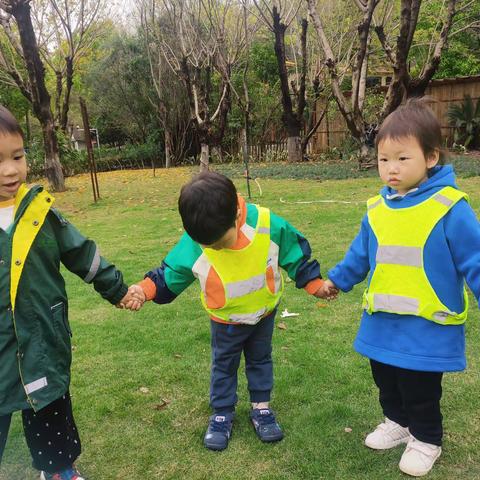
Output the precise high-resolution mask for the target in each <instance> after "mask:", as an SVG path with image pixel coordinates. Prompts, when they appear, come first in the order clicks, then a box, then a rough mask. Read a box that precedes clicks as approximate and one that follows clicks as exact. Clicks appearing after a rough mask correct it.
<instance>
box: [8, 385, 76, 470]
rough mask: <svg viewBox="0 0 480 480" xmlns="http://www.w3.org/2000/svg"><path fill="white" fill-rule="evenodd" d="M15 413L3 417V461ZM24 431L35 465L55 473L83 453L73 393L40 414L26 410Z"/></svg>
mask: <svg viewBox="0 0 480 480" xmlns="http://www.w3.org/2000/svg"><path fill="white" fill-rule="evenodd" d="M11 418H12V415H11V414H10V415H3V416H0V462H1V460H2V455H3V451H4V449H5V444H6V442H7V435H8V430H9V428H10V421H11ZM22 420H23V430H24V432H25V439H26V441H27V445H28V448H29V450H30V454H31V456H32V459H33V466H34V468H36V469H37V470H44V471H45V472H48V473H55V472H58V471H61V470H64V469H66V468H68V467H70V466H71V465H72V464H73V463H74V461H75V460H76V459H77V457H78V456H79V455H80V452H81V445H80V437H79V436H78V431H77V427H76V426H75V421H74V419H73V412H72V402H71V400H70V394H69V392H66V393H65V395H62V396H61V397H60V398H58V399H57V400H55V401H54V402H52V403H50V404H49V405H47V406H46V407H45V408H42V409H41V410H38V411H37V412H36V413H35V412H34V411H33V410H32V409H27V410H22Z"/></svg>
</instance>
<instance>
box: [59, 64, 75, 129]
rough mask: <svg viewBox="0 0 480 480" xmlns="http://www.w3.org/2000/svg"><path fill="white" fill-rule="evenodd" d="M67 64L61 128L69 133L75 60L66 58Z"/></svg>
mask: <svg viewBox="0 0 480 480" xmlns="http://www.w3.org/2000/svg"><path fill="white" fill-rule="evenodd" d="M65 63H66V66H67V74H66V85H65V97H64V99H63V106H62V115H61V117H60V127H61V129H62V131H63V132H64V133H66V132H67V124H68V111H69V110H70V94H71V93H72V87H73V59H72V58H71V57H70V56H68V57H65Z"/></svg>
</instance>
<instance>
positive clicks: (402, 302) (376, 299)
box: [373, 293, 419, 314]
mask: <svg viewBox="0 0 480 480" xmlns="http://www.w3.org/2000/svg"><path fill="white" fill-rule="evenodd" d="M373 310H374V311H378V310H385V311H387V312H394V313H395V312H398V313H415V314H418V310H419V301H418V299H416V298H411V297H402V296H401V295H387V294H382V293H374V294H373Z"/></svg>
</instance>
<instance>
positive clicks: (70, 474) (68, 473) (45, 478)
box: [40, 465, 85, 480]
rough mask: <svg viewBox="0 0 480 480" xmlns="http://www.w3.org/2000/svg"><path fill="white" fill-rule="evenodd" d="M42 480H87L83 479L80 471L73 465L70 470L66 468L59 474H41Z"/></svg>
mask: <svg viewBox="0 0 480 480" xmlns="http://www.w3.org/2000/svg"><path fill="white" fill-rule="evenodd" d="M40 480H85V478H84V477H82V476H81V475H80V473H79V472H78V470H77V469H76V468H75V467H74V466H73V465H72V466H71V467H70V468H66V469H65V470H62V471H61V472H57V473H47V472H41V473H40Z"/></svg>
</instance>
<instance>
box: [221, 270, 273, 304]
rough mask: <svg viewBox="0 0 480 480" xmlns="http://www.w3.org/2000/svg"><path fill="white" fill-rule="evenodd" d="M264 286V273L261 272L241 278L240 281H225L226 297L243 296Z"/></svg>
mask: <svg viewBox="0 0 480 480" xmlns="http://www.w3.org/2000/svg"><path fill="white" fill-rule="evenodd" d="M264 286H265V274H263V273H261V274H260V275H256V276H255V277H252V278H249V279H248V280H241V281H240V282H232V283H227V285H226V286H225V289H226V291H227V298H237V297H243V296H244V295H247V294H248V293H251V292H256V291H257V290H261V289H262V288H263V287H264Z"/></svg>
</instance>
